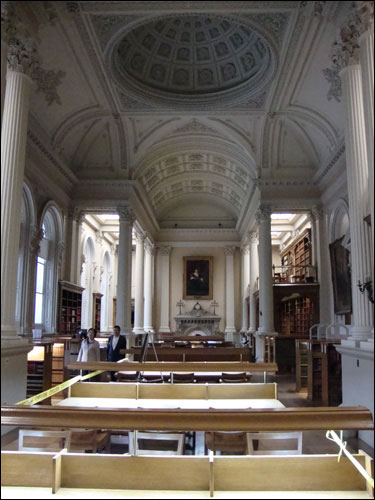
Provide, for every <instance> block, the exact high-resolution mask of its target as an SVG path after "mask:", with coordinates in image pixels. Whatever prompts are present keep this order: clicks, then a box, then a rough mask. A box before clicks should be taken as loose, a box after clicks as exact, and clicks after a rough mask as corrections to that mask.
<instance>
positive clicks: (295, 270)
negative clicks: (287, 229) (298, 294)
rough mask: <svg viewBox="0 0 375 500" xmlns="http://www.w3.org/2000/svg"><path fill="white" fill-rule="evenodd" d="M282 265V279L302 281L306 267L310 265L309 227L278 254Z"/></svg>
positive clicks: (304, 277)
mask: <svg viewBox="0 0 375 500" xmlns="http://www.w3.org/2000/svg"><path fill="white" fill-rule="evenodd" d="M280 257H281V266H283V268H284V269H283V272H282V276H281V278H282V281H284V282H285V281H290V280H293V281H294V282H304V281H306V278H307V276H308V271H307V268H305V267H303V266H311V265H312V252H311V229H310V228H307V229H305V231H303V233H302V234H301V236H300V237H299V238H298V240H297V241H296V242H294V243H293V244H291V245H289V246H288V247H286V248H285V249H284V250H283V251H282V252H281V254H280Z"/></svg>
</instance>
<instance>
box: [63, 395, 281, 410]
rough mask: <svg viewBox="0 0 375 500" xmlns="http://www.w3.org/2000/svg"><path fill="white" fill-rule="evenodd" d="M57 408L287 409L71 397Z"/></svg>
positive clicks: (274, 403) (259, 402) (237, 402)
mask: <svg viewBox="0 0 375 500" xmlns="http://www.w3.org/2000/svg"><path fill="white" fill-rule="evenodd" d="M56 406H70V407H80V408H150V409H153V408H158V409H172V408H175V409H178V408H180V409H192V410H193V409H196V410H209V409H210V408H213V409H227V410H228V409H249V408H285V406H284V405H283V404H282V403H281V402H280V401H279V400H277V399H133V398H80V397H71V398H66V399H63V400H62V401H59V402H58V403H56Z"/></svg>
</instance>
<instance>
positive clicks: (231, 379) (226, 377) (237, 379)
mask: <svg viewBox="0 0 375 500" xmlns="http://www.w3.org/2000/svg"><path fill="white" fill-rule="evenodd" d="M250 379H251V374H249V375H247V374H246V373H245V372H240V373H225V372H223V373H222V374H221V382H224V383H227V384H228V383H229V384H230V383H231V384H241V383H242V382H250Z"/></svg>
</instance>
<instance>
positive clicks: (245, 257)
mask: <svg viewBox="0 0 375 500" xmlns="http://www.w3.org/2000/svg"><path fill="white" fill-rule="evenodd" d="M249 253H250V246H249V245H247V244H246V245H244V246H243V247H242V248H241V257H242V327H241V333H247V330H248V328H249V313H248V306H247V300H246V298H247V292H248V290H249ZM249 300H250V297H249Z"/></svg>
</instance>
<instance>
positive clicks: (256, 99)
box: [21, 1, 350, 231]
mask: <svg viewBox="0 0 375 500" xmlns="http://www.w3.org/2000/svg"><path fill="white" fill-rule="evenodd" d="M21 3H23V4H24V6H23V9H24V12H25V13H26V15H27V16H28V17H29V19H31V20H32V22H33V23H34V26H35V29H36V32H37V36H38V50H39V53H40V56H41V59H42V61H43V65H44V67H45V68H46V69H47V70H51V71H57V70H59V71H62V72H63V77H62V78H61V81H60V82H59V84H58V85H57V87H56V92H57V95H58V98H56V99H52V103H51V102H50V104H48V103H47V102H46V100H45V99H44V96H43V94H42V93H41V92H37V93H35V95H34V96H33V99H32V103H31V114H32V117H33V122H32V123H33V124H34V126H35V127H34V132H35V134H37V135H38V136H39V137H40V138H41V139H43V141H45V142H47V143H48V147H49V148H51V151H53V154H54V155H56V157H57V158H58V159H59V161H61V163H62V164H63V165H64V168H66V169H68V170H69V175H70V178H71V179H72V180H73V184H74V186H73V188H72V196H75V197H77V198H79V197H80V196H81V193H82V191H81V190H80V189H81V188H82V189H83V188H84V187H85V186H88V188H87V193H90V185H91V184H90V183H92V182H95V183H96V184H95V185H96V186H98V183H99V184H100V182H102V186H103V189H105V186H106V183H107V182H108V181H111V182H112V184H111V186H112V187H113V183H114V182H118V183H119V184H118V185H119V186H120V185H123V184H124V182H125V181H128V182H129V185H130V184H131V185H132V186H136V187H137V190H138V191H137V192H138V193H140V195H139V196H140V197H141V198H142V197H143V201H144V202H145V206H146V205H147V210H146V211H147V212H148V213H149V215H150V219H151V218H153V220H154V221H155V224H154V225H156V227H158V228H168V227H176V224H177V225H178V227H202V228H204V227H211V226H212V227H217V226H218V224H220V227H224V228H236V229H238V230H239V231H243V230H244V229H246V224H247V223H248V222H246V221H249V220H250V219H249V211H251V210H252V209H253V205H254V204H253V200H254V199H255V198H256V197H258V199H259V198H262V196H265V197H266V198H267V192H268V199H270V198H272V197H273V199H274V203H276V204H277V203H278V201H277V200H278V199H279V198H280V199H282V191H283V189H284V187H285V186H287V187H290V186H297V187H296V189H295V195H293V192H291V191H290V190H289V194H288V196H289V198H290V197H291V196H292V197H293V196H295V200H296V201H294V202H293V203H291V205H293V207H294V206H299V207H300V208H306V209H307V208H308V206H307V205H308V204H309V203H313V201H314V200H316V199H318V197H319V193H320V190H321V186H322V185H321V183H322V182H323V183H324V177H325V175H326V171H327V169H328V167H327V165H329V164H330V162H332V157H333V156H334V155H335V154H337V151H339V148H340V147H341V145H342V140H343V126H344V124H343V122H344V120H343V109H342V104H341V102H340V95H339V93H337V92H336V93H335V91H334V87H333V80H332V79H329V78H327V72H325V71H324V70H326V69H327V68H329V67H330V65H331V62H330V58H329V51H330V47H331V46H332V43H333V41H334V39H335V36H336V31H337V27H338V26H339V25H340V22H341V19H342V18H344V17H345V15H346V9H347V8H348V6H347V5H344V4H348V3H350V2H335V1H334V2H299V1H274V2H272V1H271V2H251V1H250V2H249V1H248V2H238V1H235V2H214V1H212V2H209V3H207V2H200V1H197V2H185V1H180V2H157V1H156V2H126V1H125V2H117V1H113V2H100V1H99V2H96V1H95V2H92V1H80V2H33V6H31V5H28V4H30V2H21ZM125 184H126V183H125ZM272 189H273V190H274V191H272ZM267 190H268V191H267ZM87 193H86V195H85V196H86V199H87V198H89V194H87ZM273 193H275V194H273ZM94 194H95V193H94V191H93V193H92V196H94ZM126 196H127V195H126V193H125V192H124V197H126ZM306 200H308V202H306ZM298 203H299V205H298ZM304 203H305V205H304ZM280 204H281V202H280V203H279V205H280ZM293 207H292V208H293ZM286 208H287V207H286Z"/></svg>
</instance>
